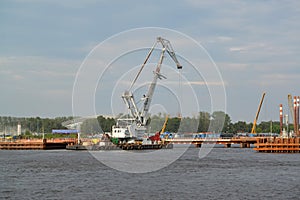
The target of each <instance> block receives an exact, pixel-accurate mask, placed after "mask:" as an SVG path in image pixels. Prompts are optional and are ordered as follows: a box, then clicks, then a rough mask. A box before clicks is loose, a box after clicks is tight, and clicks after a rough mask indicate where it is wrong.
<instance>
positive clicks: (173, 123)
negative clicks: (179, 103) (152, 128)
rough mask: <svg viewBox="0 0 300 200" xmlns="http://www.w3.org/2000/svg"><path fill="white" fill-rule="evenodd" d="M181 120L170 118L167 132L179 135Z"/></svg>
mask: <svg viewBox="0 0 300 200" xmlns="http://www.w3.org/2000/svg"><path fill="white" fill-rule="evenodd" d="M180 121H181V119H180V118H178V117H174V118H169V120H168V124H167V127H166V131H169V132H173V133H177V132H178V129H179V126H180Z"/></svg>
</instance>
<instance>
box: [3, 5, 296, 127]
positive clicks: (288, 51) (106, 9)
mask: <svg viewBox="0 0 300 200" xmlns="http://www.w3.org/2000/svg"><path fill="white" fill-rule="evenodd" d="M299 19H300V3H299V1H297V0H295V1H268V0H265V1H261V0H259V1H238V0H228V1H192V0H185V1H172V3H170V2H164V1H145V2H142V1H93V0H87V1H48V0H44V1H38V0H28V1H23V0H10V1H8V0H7V1H6V0H3V1H1V2H0V25H1V28H0V83H1V84H0V91H1V98H0V108H1V109H0V115H10V116H42V117H54V116H65V115H72V90H73V84H74V80H75V77H76V73H77V71H78V69H79V67H80V65H81V64H82V62H83V60H84V59H85V57H86V56H87V55H88V54H89V52H90V51H91V50H92V49H93V48H94V47H95V46H96V45H97V44H99V43H100V42H102V41H104V40H106V39H107V38H109V37H111V36H112V35H115V34H118V33H119V32H122V31H126V30H129V29H133V28H142V27H162V28H168V29H173V30H176V31H179V32H182V33H184V34H186V35H188V36H190V37H191V38H193V39H195V40H196V41H197V42H199V43H201V45H202V46H203V47H204V48H205V49H206V50H207V52H208V53H209V54H210V56H211V57H212V59H213V60H214V62H215V63H216V65H217V66H218V68H219V70H220V73H221V75H222V78H223V80H224V83H225V89H226V97H227V101H226V112H227V113H228V114H229V115H230V116H231V118H232V120H233V121H237V120H246V121H253V119H254V116H255V113H256V110H257V106H258V103H259V100H260V98H261V94H262V92H263V91H266V92H267V94H266V98H265V102H264V105H263V108H262V111H261V115H260V119H261V120H278V105H279V104H280V103H283V104H284V106H285V108H284V109H286V106H287V95H288V93H291V94H293V95H300V91H299V78H300V68H299V63H300V56H299V53H300V45H299V44H300V38H299V35H300V21H299ZM153 40H154V39H153ZM150 41H152V39H150ZM171 42H173V41H171ZM176 42H177V41H174V44H176ZM174 44H173V47H174V49H175V51H180V49H178V48H176V46H175V45H174ZM149 45H152V42H151V44H149ZM177 47H179V48H180V45H177ZM141 56H143V55H141ZM143 58H144V57H143ZM142 60H143V59H142ZM139 61H140V59H137V60H136V62H137V63H139ZM187 76H188V75H187ZM150 80H151V79H150ZM150 80H149V81H150ZM199 81H200V80H199ZM197 91H199V93H201V92H202V91H201V89H199V90H197ZM158 92H159V91H158ZM202 94H204V95H206V94H207V92H205V91H204V92H202ZM101 95H102V97H103V98H104V97H110V96H111V94H105V93H104V94H103V93H102V94H101ZM166 98H167V97H166ZM160 101H161V103H162V104H163V103H164V102H167V100H165V98H164V99H162V100H160V99H159V98H158V97H157V98H156V100H155V101H154V102H160ZM206 103H207V102H206V101H203V103H201V106H200V107H201V109H202V110H208V111H209V110H210V105H207V107H206ZM120 104H122V101H121V100H120ZM96 107H98V108H99V114H110V113H109V112H110V111H109V110H105V109H101V105H96ZM286 110H287V109H286ZM97 112H98V111H97ZM101 112H102V113H101ZM196 112H197V111H194V112H192V113H191V115H193V114H195V113H196Z"/></svg>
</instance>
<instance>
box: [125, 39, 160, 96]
mask: <svg viewBox="0 0 300 200" xmlns="http://www.w3.org/2000/svg"><path fill="white" fill-rule="evenodd" d="M156 44H157V42H155V43H154V45H153V46H152V48H151V49H150V51H149V53H148V55H147V57H146V59H145V61H144V63H143V64H142V66H141V68H140V70H139V72H138V73H137V75H136V77H135V79H134V80H133V82H132V83H131V86H130V88H129V91H130V90H131V89H132V87H133V85H134V84H135V82H136V81H137V79H138V77H139V76H140V74H141V72H142V70H143V69H144V67H145V65H146V63H147V62H148V60H149V58H150V56H151V54H152V52H153V50H154V47H155V46H156Z"/></svg>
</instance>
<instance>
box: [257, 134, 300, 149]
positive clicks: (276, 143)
mask: <svg viewBox="0 0 300 200" xmlns="http://www.w3.org/2000/svg"><path fill="white" fill-rule="evenodd" d="M254 150H256V151H257V152H264V153H300V137H294V138H280V137H278V138H274V137H269V138H258V139H257V142H256V144H255V148H254Z"/></svg>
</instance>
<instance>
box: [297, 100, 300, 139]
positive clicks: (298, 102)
mask: <svg viewBox="0 0 300 200" xmlns="http://www.w3.org/2000/svg"><path fill="white" fill-rule="evenodd" d="M299 104H300V96H298V97H297V136H299Z"/></svg>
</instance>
